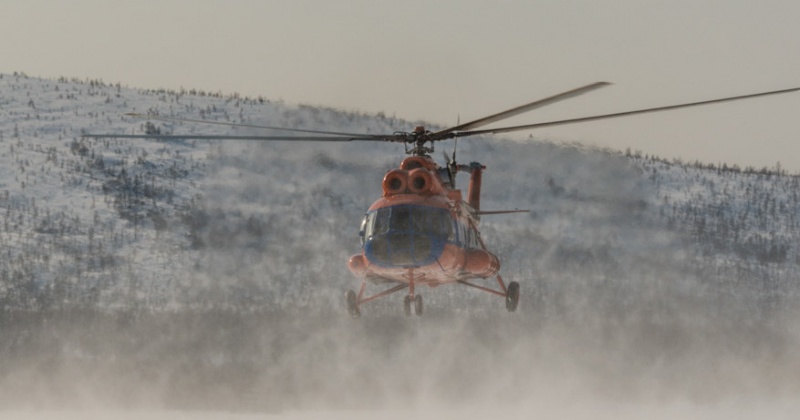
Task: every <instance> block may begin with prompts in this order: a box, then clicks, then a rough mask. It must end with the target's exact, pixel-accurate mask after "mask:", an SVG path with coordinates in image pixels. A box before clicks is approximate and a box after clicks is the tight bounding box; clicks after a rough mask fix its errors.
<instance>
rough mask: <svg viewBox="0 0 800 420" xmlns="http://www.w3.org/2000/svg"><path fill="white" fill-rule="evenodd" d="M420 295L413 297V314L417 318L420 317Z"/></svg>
mask: <svg viewBox="0 0 800 420" xmlns="http://www.w3.org/2000/svg"><path fill="white" fill-rule="evenodd" d="M422 309H423V308H422V295H416V296H414V312H415V313H416V314H417V316H422Z"/></svg>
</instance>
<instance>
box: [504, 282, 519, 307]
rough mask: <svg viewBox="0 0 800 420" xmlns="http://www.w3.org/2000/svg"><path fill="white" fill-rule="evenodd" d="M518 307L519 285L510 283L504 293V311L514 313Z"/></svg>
mask: <svg viewBox="0 0 800 420" xmlns="http://www.w3.org/2000/svg"><path fill="white" fill-rule="evenodd" d="M517 305H519V283H517V282H515V281H512V282H511V283H509V284H508V290H507V291H506V309H507V310H508V312H514V311H516V310H517Z"/></svg>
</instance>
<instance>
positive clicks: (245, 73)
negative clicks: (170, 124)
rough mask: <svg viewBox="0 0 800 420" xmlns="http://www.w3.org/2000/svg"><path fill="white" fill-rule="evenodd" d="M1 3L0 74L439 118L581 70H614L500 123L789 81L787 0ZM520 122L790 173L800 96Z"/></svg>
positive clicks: (493, 105) (796, 51)
mask: <svg viewBox="0 0 800 420" xmlns="http://www.w3.org/2000/svg"><path fill="white" fill-rule="evenodd" d="M0 6H2V9H0V10H2V12H1V13H0V54H2V55H0V72H5V73H9V72H13V71H24V72H26V73H27V74H29V75H31V76H42V77H50V78H55V77H59V76H67V77H78V78H97V79H102V80H104V81H106V82H111V83H116V82H121V83H123V84H125V85H128V86H131V87H144V88H159V87H165V88H173V89H177V88H180V87H186V88H199V89H204V90H208V91H215V92H216V91H222V92H224V93H232V92H239V93H241V94H243V95H249V96H258V95H263V96H265V97H267V98H271V99H283V100H285V101H286V102H289V103H307V104H312V105H324V106H332V107H337V108H341V109H345V110H359V111H364V112H370V113H373V112H379V111H383V112H385V113H387V114H389V115H396V116H397V117H401V118H405V119H411V120H414V119H424V120H428V121H431V122H434V123H438V124H443V125H454V124H455V123H456V121H457V120H458V118H459V116H460V118H461V120H462V121H466V120H470V119H474V118H477V117H481V116H483V115H485V114H489V113H494V112H497V111H500V110H504V109H507V108H510V107H512V106H516V105H520V104H522V103H525V102H530V101H532V100H534V99H538V98H542V97H546V96H549V95H552V94H555V93H559V92H562V91H566V90H570V89H573V88H575V87H578V86H582V85H585V84H588V83H591V82H595V81H608V82H612V83H614V85H612V86H610V87H606V88H604V89H601V90H599V91H595V92H592V93H589V94H586V95H584V96H581V97H579V98H575V99H571V100H569V101H565V102H562V103H559V104H556V105H552V106H550V107H547V108H546V109H545V108H543V109H540V110H537V111H534V112H532V113H530V114H528V115H525V116H524V117H518V118H515V119H514V120H511V121H509V122H508V124H517V123H529V122H530V123H532V122H539V121H546V120H550V119H563V118H570V117H576V116H583V115H591V114H595V113H606V112H615V111H625V110H629V109H635V108H638V107H651V106H659V105H668V104H672V103H680V102H690V101H697V100H704V99H711V98H715V97H719V96H733V95H739V94H746V93H752V92H758V91H766V90H777V89H784V88H790V87H800V22H799V21H798V18H800V1H797V0H782V1H780V0H759V1H754V0H724V1H703V0H669V1H647V0H604V1H588V0H587V1H568V0H552V1H534V0H528V1H498V0H494V1H466V0H465V1H422V0H403V1H397V0H395V1H377V0H373V1H357V0H343V1H322V0H318V1H302V0H292V1H265V0H258V1H256V0H229V1H213V0H191V1H177V0H158V1H150V0H138V1H108V0H73V1H40V0H24V1H23V0H20V1H13V0H0ZM500 125H505V124H500ZM531 134H533V135H534V136H536V137H538V138H543V139H550V140H558V141H579V142H582V143H585V144H591V145H597V146H606V147H612V148H615V149H620V150H624V149H625V148H628V147H630V148H631V149H634V150H641V151H643V152H645V153H655V154H658V155H661V156H664V157H670V158H671V157H682V158H684V159H689V160H694V159H700V160H703V161H707V162H714V163H718V162H728V163H737V164H739V165H742V166H745V165H753V166H759V167H760V166H765V165H766V166H773V165H774V164H775V163H776V162H778V161H780V162H781V163H782V164H783V165H784V167H787V168H789V169H791V170H792V171H800V93H793V94H788V95H781V96H774V97H767V98H761V99H753V100H749V101H743V102H736V103H728V104H722V105H714V106H712V107H709V108H693V109H687V110H681V111H673V112H668V113H661V114H657V115H652V116H639V117H632V118H627V119H614V120H609V121H605V122H594V123H586V124H582V125H579V126H568V127H567V126H565V127H559V128H549V129H540V130H537V131H532V132H531Z"/></svg>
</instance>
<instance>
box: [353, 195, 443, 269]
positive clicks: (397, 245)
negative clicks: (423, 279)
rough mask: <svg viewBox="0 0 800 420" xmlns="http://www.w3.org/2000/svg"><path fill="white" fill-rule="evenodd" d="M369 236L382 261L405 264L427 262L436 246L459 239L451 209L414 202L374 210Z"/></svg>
mask: <svg viewBox="0 0 800 420" xmlns="http://www.w3.org/2000/svg"><path fill="white" fill-rule="evenodd" d="M365 236H366V239H367V240H368V241H370V243H371V245H370V248H371V253H372V256H373V257H374V258H376V259H377V261H378V262H381V263H385V264H391V265H401V266H402V265H413V264H421V263H425V262H427V261H428V260H430V259H431V258H432V257H431V252H434V249H435V248H441V247H443V246H444V243H445V242H446V241H453V240H455V233H454V229H453V219H452V218H451V217H450V214H449V213H448V210H447V209H442V208H435V207H426V206H413V205H400V206H392V207H384V208H382V209H379V210H377V211H375V212H372V213H370V214H369V215H368V216H367V226H366V230H365ZM435 244H436V245H435ZM434 259H435V258H434Z"/></svg>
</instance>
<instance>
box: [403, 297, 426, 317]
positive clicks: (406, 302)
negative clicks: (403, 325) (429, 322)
mask: <svg viewBox="0 0 800 420" xmlns="http://www.w3.org/2000/svg"><path fill="white" fill-rule="evenodd" d="M411 302H414V313H415V314H416V315H417V316H422V310H423V305H422V295H416V296H414V297H411V295H406V297H405V298H403V313H404V314H405V315H406V316H411Z"/></svg>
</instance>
